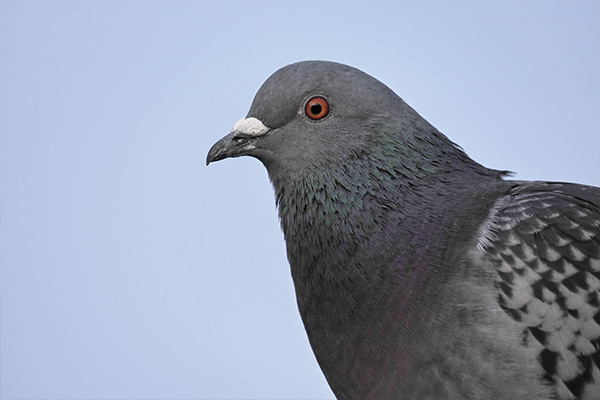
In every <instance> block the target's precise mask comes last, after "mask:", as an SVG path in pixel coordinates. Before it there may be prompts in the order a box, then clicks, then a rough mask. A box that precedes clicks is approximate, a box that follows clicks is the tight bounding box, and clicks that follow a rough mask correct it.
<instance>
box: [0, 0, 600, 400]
mask: <svg viewBox="0 0 600 400" xmlns="http://www.w3.org/2000/svg"><path fill="white" fill-rule="evenodd" d="M367 3H368V4H367ZM305 59H326V60H332V61H338V62H342V63H346V64H350V65H353V66H355V67H358V68H360V69H362V70H363V71H365V72H367V73H369V74H371V75H373V76H375V77H376V78H378V79H379V80H381V81H383V82H384V83H386V84H387V85H388V86H390V87H391V88H392V89H393V90H394V91H396V93H398V94H399V95H400V96H401V97H403V98H404V99H405V100H406V101H407V102H408V103H409V104H410V105H412V106H413V107H414V108H415V109H416V110H417V111H418V112H419V113H420V114H421V115H423V116H424V117H425V118H426V119H428V120H429V121H430V122H431V123H432V124H433V125H434V126H436V127H437V128H438V129H440V130H441V131H442V132H444V133H445V134H446V135H447V136H449V137H450V138H451V139H452V140H453V141H455V142H456V143H458V144H460V145H461V146H462V147H463V148H464V149H465V150H466V152H467V153H468V154H469V155H470V156H471V157H473V158H474V159H476V160H477V161H479V162H480V163H482V164H484V165H486V166H488V167H492V168H497V169H508V170H512V171H516V172H518V174H517V175H516V179H527V180H530V179H538V180H554V181H573V182H579V183H585V184H591V185H600V2H597V1H571V2H567V1H502V2H498V1H495V2H481V1H463V2H449V1H438V2H435V1H414V0H412V1H389V2H377V1H370V2H353V1H343V2H325V1H321V2H319V1H316V2H311V1H303V2H293V3H292V2H284V1H252V2H250V1H248V2H242V1H202V2H200V1H195V2H194V1H187V2H185V1H162V2H156V1H123V0H119V1H6V0H2V1H0V397H1V398H2V399H34V398H35V399H57V398H60V399H92V398H93V399H174V398H178V399H233V398H236V399H242V398H243V399H246V398H247V399H320V398H329V399H331V398H333V395H332V393H331V391H330V390H329V388H328V386H327V383H326V381H325V379H324V378H323V376H322V374H321V371H320V369H319V367H318V365H317V363H316V361H315V358H314V356H313V354H312V351H311V349H310V346H309V344H308V340H307V338H306V334H305V332H304V328H303V326H302V323H301V320H300V317H299V315H298V311H297V308H296V303H295V301H296V300H295V295H294V290H293V285H292V280H291V277H290V272H289V265H288V263H287V259H286V255H285V247H284V242H283V237H282V234H281V232H280V229H279V223H278V220H277V213H276V210H275V204H274V199H273V193H272V190H271V187H270V184H269V181H268V178H267V174H266V171H265V169H264V167H263V166H262V165H261V164H260V163H259V162H258V161H257V160H254V159H251V158H241V159H235V160H226V161H222V162H218V163H216V164H214V165H211V166H210V167H209V168H207V167H206V166H205V158H206V153H207V152H208V149H209V148H210V146H211V145H212V144H213V143H214V142H215V141H217V140H218V139H219V138H221V137H222V136H224V135H225V134H227V133H228V132H229V130H230V128H231V127H232V126H233V124H234V123H235V122H236V121H237V120H238V119H239V118H241V117H243V116H245V115H246V113H247V111H248V108H249V106H250V103H251V101H252V98H253V96H254V94H255V92H256V91H257V90H258V88H259V87H260V85H261V84H262V82H263V81H264V80H265V79H266V78H267V77H268V76H269V75H270V74H271V73H272V72H274V71H275V70H277V69H278V68H280V67H282V66H284V65H286V64H289V63H292V62H295V61H299V60H305Z"/></svg>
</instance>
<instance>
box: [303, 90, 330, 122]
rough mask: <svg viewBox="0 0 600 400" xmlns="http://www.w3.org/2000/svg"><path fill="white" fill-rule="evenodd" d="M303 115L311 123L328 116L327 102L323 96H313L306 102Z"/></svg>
mask: <svg viewBox="0 0 600 400" xmlns="http://www.w3.org/2000/svg"><path fill="white" fill-rule="evenodd" d="M304 113H305V114H306V116H307V117H308V118H310V119H312V120H313V121H319V120H322V119H323V118H325V117H326V116H327V115H329V102H328V101H327V100H326V99H325V98H324V97H323V96H314V97H311V98H310V100H308V101H307V102H306V106H305V107H304Z"/></svg>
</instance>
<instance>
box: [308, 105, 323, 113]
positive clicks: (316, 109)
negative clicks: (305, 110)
mask: <svg viewBox="0 0 600 400" xmlns="http://www.w3.org/2000/svg"><path fill="white" fill-rule="evenodd" d="M322 109H323V108H322V107H321V105H320V104H313V105H312V106H310V112H311V113H312V114H314V115H319V114H321V110H322Z"/></svg>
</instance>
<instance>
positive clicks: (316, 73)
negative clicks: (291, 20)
mask: <svg viewBox="0 0 600 400" xmlns="http://www.w3.org/2000/svg"><path fill="white" fill-rule="evenodd" d="M315 99H316V100H315ZM242 155H249V156H253V157H256V158H258V159H259V160H260V161H261V162H262V163H263V164H264V165H265V166H266V168H267V170H268V173H269V177H270V179H271V181H272V183H273V187H274V190H275V194H276V201H277V204H278V209H279V216H280V221H281V226H282V229H283V232H284V235H285V240H286V246H287V253H288V259H289V262H290V265H291V271H292V276H293V279H294V285H295V288H296V295H297V300H298V308H299V310H300V314H301V316H302V319H303V322H304V325H305V327H306V331H307V333H308V337H309V339H310V343H311V346H312V348H313V351H314V353H315V355H316V357H317V360H318V362H319V365H320V366H321V369H322V370H323V373H324V374H325V377H326V378H327V381H328V382H329V384H330V386H331V388H332V390H333V392H334V393H335V395H336V396H337V397H338V398H340V399H510V400H513V399H559V400H565V399H581V400H583V399H586V400H591V399H600V189H598V188H595V187H589V186H582V185H575V184H567V183H545V182H519V181H508V180H505V179H504V176H505V175H506V173H505V172H503V171H496V170H491V169H488V168H485V167H483V166H481V165H480V164H478V163H476V162H475V161H473V160H472V159H470V158H469V157H468V156H467V155H466V154H465V153H464V152H463V151H462V149H461V148H460V147H458V146H456V145H455V144H454V143H452V142H451V141H450V140H449V139H448V138H446V137H445V136H444V135H443V134H441V133H440V132H439V131H437V130H436V129H435V128H434V127H433V126H431V125H430V124H429V123H428V122H427V121H425V120H424V119H423V118H422V117H421V116H420V115H418V114H417V113H416V112H415V111H414V110H413V109H412V108H410V107H409V106H408V105H407V104H406V103H405V102H404V101H403V100H402V99H400V98H399V97H398V96H397V95H396V94H394V93H393V92H392V91H391V90H390V89H389V88H388V87H386V86H385V85H383V84H382V83H381V82H379V81H377V80H376V79H374V78H372V77H370V76H369V75H367V74H365V73H363V72H361V71H359V70H357V69H354V68H351V67H348V66H344V65H341V64H336V63H330V62H322V61H308V62H300V63H296V64H292V65H289V66H287V67H284V68H282V69H280V70H279V71H277V72H275V73H274V74H273V75H272V76H271V77H270V78H269V79H268V80H267V81H266V82H265V83H264V84H263V86H262V87H261V88H260V90H259V91H258V93H257V94H256V97H255V98H254V101H253V103H252V106H251V107H250V111H249V113H248V115H247V118H246V119H243V120H241V121H240V122H238V123H237V124H236V125H235V126H234V129H233V130H232V131H231V133H230V134H229V135H227V136H226V137H224V138H223V139H221V140H220V141H219V142H217V143H216V144H215V145H214V146H213V147H212V148H211V150H210V152H209V154H208V157H207V164H208V163H210V162H212V161H217V160H220V159H223V158H227V157H238V156H242Z"/></svg>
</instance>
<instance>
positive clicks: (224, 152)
mask: <svg viewBox="0 0 600 400" xmlns="http://www.w3.org/2000/svg"><path fill="white" fill-rule="evenodd" d="M270 130H271V129H269V128H268V127H266V126H265V124H263V123H262V122H261V121H260V120H259V119H257V118H254V117H250V118H242V119H241V120H239V121H238V122H236V124H235V125H234V126H233V129H232V130H231V132H229V134H228V135H227V136H225V137H224V138H223V139H221V140H219V141H218V142H217V143H215V144H214V145H213V146H212V147H211V148H210V150H209V151H208V155H207V156H206V165H208V164H210V163H211V162H213V161H219V160H223V159H224V158H229V157H240V156H244V155H246V154H248V153H249V152H250V151H252V150H254V149H256V142H257V141H258V139H259V138H260V137H262V136H264V135H266V134H267V133H268V132H269V131H270Z"/></svg>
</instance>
